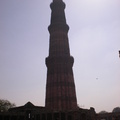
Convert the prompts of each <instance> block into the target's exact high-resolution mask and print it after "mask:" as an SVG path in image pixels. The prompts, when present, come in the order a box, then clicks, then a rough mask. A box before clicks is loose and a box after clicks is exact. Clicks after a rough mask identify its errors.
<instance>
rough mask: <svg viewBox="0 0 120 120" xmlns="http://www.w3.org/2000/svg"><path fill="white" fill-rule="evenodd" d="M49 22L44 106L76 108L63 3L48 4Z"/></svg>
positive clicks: (55, 1)
mask: <svg viewBox="0 0 120 120" xmlns="http://www.w3.org/2000/svg"><path fill="white" fill-rule="evenodd" d="M50 8H51V10H52V12H51V24H50V26H49V27H48V30H49V33H50V41H49V56H48V57H47V58H46V66H47V83H46V100H45V107H46V108H47V109H49V110H53V111H63V110H75V109H77V99H76V91H75V84H74V76H73V70H72V67H73V63H74V58H73V57H72V56H71V55H70V49H69V41H68V30H69V26H68V25H67V24H66V18H65V12H64V9H65V3H64V2H63V1H62V0H53V2H52V3H51V4H50Z"/></svg>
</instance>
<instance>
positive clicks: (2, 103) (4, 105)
mask: <svg viewBox="0 0 120 120" xmlns="http://www.w3.org/2000/svg"><path fill="white" fill-rule="evenodd" d="M12 107H15V104H14V103H11V102H10V101H8V100H3V99H0V112H6V111H8V109H10V108H12Z"/></svg>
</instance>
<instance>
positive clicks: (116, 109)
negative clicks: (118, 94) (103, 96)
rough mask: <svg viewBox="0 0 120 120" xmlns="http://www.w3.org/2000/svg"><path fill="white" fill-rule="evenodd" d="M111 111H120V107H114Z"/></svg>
mask: <svg viewBox="0 0 120 120" xmlns="http://www.w3.org/2000/svg"><path fill="white" fill-rule="evenodd" d="M112 112H120V107H115V108H114V109H113V111H112Z"/></svg>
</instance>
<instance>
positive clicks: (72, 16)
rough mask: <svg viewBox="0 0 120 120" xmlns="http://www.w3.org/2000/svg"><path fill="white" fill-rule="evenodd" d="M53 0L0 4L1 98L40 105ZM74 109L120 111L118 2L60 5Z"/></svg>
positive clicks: (80, 0)
mask: <svg viewBox="0 0 120 120" xmlns="http://www.w3.org/2000/svg"><path fill="white" fill-rule="evenodd" d="M51 2H52V0H0V99H8V100H9V101H11V102H14V103H16V105H17V106H19V105H24V104H25V103H26V102H28V101H31V102H32V103H33V104H35V105H40V106H44V104H45V85H46V73H47V68H46V66H45V58H46V57H47V56H48V49H49V32H48V30H47V27H48V25H49V24H50V14H51V10H50V7H49V5H50V3H51ZM64 2H65V3H66V9H65V13H66V19H67V23H68V25H69V26H70V30H69V34H68V35H69V44H70V52H71V55H72V56H73V57H74V59H75V62H74V66H73V71H74V78H75V84H76V93H77V101H78V105H79V106H80V107H83V108H88V109H89V108H90V107H94V108H95V110H96V111H97V112H99V111H101V110H106V111H109V112H110V111H112V109H113V108H114V107H117V106H120V58H119V55H118V51H119V49H120V0H64Z"/></svg>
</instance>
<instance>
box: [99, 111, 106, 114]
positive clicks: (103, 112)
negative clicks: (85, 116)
mask: <svg viewBox="0 0 120 120" xmlns="http://www.w3.org/2000/svg"><path fill="white" fill-rule="evenodd" d="M105 113H108V112H106V111H105V110H103V111H100V112H99V114H105Z"/></svg>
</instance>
